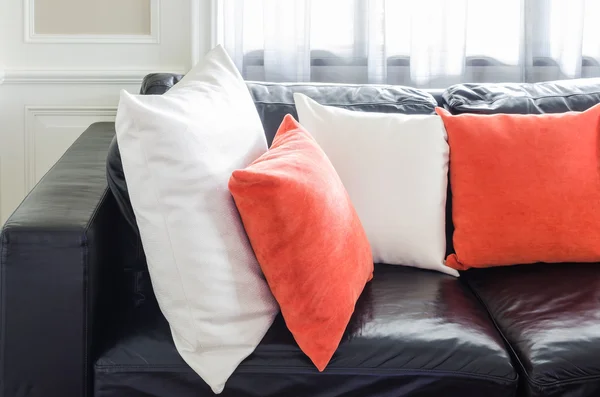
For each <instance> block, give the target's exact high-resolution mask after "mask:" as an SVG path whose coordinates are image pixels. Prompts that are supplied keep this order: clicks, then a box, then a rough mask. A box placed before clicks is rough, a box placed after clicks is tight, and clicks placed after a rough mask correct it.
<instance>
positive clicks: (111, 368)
mask: <svg viewBox="0 0 600 397" xmlns="http://www.w3.org/2000/svg"><path fill="white" fill-rule="evenodd" d="M95 369H96V370H98V371H99V372H102V373H115V372H122V373H129V372H137V371H136V370H142V371H141V372H143V370H161V369H183V370H185V371H186V372H194V371H193V370H192V369H191V368H188V367H184V366H182V365H96V366H95ZM277 369H278V370H279V371H269V372H265V371H264V370H265V367H260V366H257V367H256V369H255V370H254V367H245V368H244V367H238V369H237V370H236V372H237V373H246V374H248V373H250V374H261V375H267V374H268V375H278V374H288V373H290V374H309V375H318V374H319V373H318V372H316V370H315V371H313V370H311V369H310V368H307V367H283V366H279V367H277ZM369 369H372V368H333V369H331V368H329V369H327V371H328V373H329V374H330V375H361V376H365V375H366V376H381V375H385V376H389V375H393V376H397V375H400V376H407V375H410V374H425V375H448V376H459V377H464V378H477V379H481V380H495V381H500V382H503V383H507V384H512V383H514V382H515V381H516V380H517V378H505V377H499V376H493V375H484V374H474V373H470V372H457V371H436V370H414V369H403V368H393V369H389V370H381V369H378V370H377V371H379V373H378V374H373V373H372V372H371V373H368V372H367V371H366V370H369ZM407 373H408V374H407Z"/></svg>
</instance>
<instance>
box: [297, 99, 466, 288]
mask: <svg viewBox="0 0 600 397" xmlns="http://www.w3.org/2000/svg"><path fill="white" fill-rule="evenodd" d="M294 101H295V103H296V109H297V111H298V116H299V119H300V120H299V121H300V123H301V124H302V125H303V126H304V127H305V128H306V129H307V130H308V131H309V132H310V133H311V134H312V135H313V137H314V138H315V139H316V140H317V142H318V143H319V145H320V146H321V147H322V148H323V150H324V151H325V153H326V154H327V156H328V157H329V159H330V160H331V163H332V164H333V166H334V167H335V169H336V171H337V173H338V174H339V176H340V178H341V179H342V182H343V183H344V186H345V187H346V190H347V191H348V194H349V195H350V199H351V200H352V203H353V204H354V207H355V208H356V212H357V213H358V216H359V218H360V220H361V222H362V224H363V227H364V228H365V231H366V233H367V237H368V239H369V242H370V243H371V249H372V251H373V260H374V261H375V262H378V263H387V264H395V265H405V266H413V267H419V268H423V269H430V270H437V271H440V272H444V273H447V274H450V275H453V276H458V272H457V271H456V270H454V269H451V268H449V267H447V266H445V265H444V257H445V254H446V231H445V224H446V222H445V219H446V188H447V184H448V157H449V149H448V141H447V135H446V130H445V129H444V124H443V122H442V120H441V118H440V117H439V116H437V115H431V116H428V115H406V114H395V113H368V112H355V111H351V110H346V109H340V108H336V107H332V106H322V105H320V104H318V103H317V102H315V101H313V100H312V99H310V98H309V97H307V96H306V95H303V94H298V93H296V94H294Z"/></svg>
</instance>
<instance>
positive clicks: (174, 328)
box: [116, 47, 279, 393]
mask: <svg viewBox="0 0 600 397" xmlns="http://www.w3.org/2000/svg"><path fill="white" fill-rule="evenodd" d="M116 130H117V140H118V142H119V148H120V150H121V156H122V161H123V170H124V172H125V179H126V181H127V186H128V188H129V192H130V197H131V204H132V206H133V210H134V213H135V216H136V220H137V224H138V227H139V230H140V234H141V239H142V243H143V246H144V251H145V253H146V258H147V261H148V269H149V271H150V278H151V280H152V285H153V286H154V292H155V293H156V298H157V300H158V303H159V305H160V308H161V310H162V312H163V314H164V315H165V317H166V319H167V320H168V321H169V325H170V327H171V332H172V334H173V339H174V341H175V346H176V348H177V350H178V352H179V353H180V354H181V356H182V357H183V359H184V360H185V361H186V362H187V363H188V364H189V366H190V367H191V368H192V369H193V370H194V371H196V372H197V373H198V374H199V375H200V376H201V377H202V379H204V381H205V382H206V383H207V384H208V385H209V386H210V387H211V388H212V390H213V391H214V392H215V393H220V392H221V391H222V390H223V388H224V385H225V382H226V381H227V379H228V378H229V376H230V375H231V374H232V373H233V371H234V370H235V369H236V367H237V366H238V365H239V363H240V362H241V361H242V360H243V359H244V358H246V357H247V356H248V355H249V354H250V353H252V352H253V351H254V349H255V348H256V346H257V345H258V343H259V342H260V341H261V339H262V338H263V336H264V335H265V333H266V332H267V330H268V329H269V327H270V326H271V324H272V322H273V319H274V317H275V315H276V314H277V313H278V311H279V309H278V306H277V303H276V301H275V299H274V298H273V296H272V295H271V292H270V290H269V287H268V285H267V283H266V281H265V280H264V278H263V274H262V272H261V270H260V267H259V264H258V262H257V260H256V257H255V256H254V253H253V251H252V247H251V246H250V244H249V242H248V238H247V236H246V233H245V231H244V228H243V226H242V222H241V220H240V218H239V214H238V212H237V209H236V207H235V204H234V201H233V198H232V197H231V195H230V193H229V190H228V189H227V183H228V181H229V177H230V176H231V173H232V171H233V170H235V169H239V168H244V167H246V166H247V165H248V164H250V163H251V162H252V161H253V160H255V159H256V158H258V157H259V156H260V155H261V154H263V153H264V152H265V151H266V150H267V143H266V139H265V135H264V132H263V127H262V124H261V121H260V118H259V116H258V113H257V111H256V108H255V106H254V103H253V102H252V99H251V97H250V94H249V92H248V89H247V88H246V85H245V83H244V81H243V80H242V78H241V76H240V75H239V73H238V71H237V69H236V67H235V66H234V64H233V62H232V61H231V60H230V59H229V57H228V56H227V54H226V52H225V50H223V48H221V47H217V48H215V49H214V50H212V51H211V52H210V53H209V54H208V55H207V56H206V57H205V58H204V60H203V61H202V62H200V63H199V64H198V65H197V66H196V67H194V68H193V69H192V70H191V71H190V72H189V73H188V74H187V75H186V76H185V77H184V78H183V79H182V80H181V82H179V83H178V84H177V85H175V86H174V87H173V88H172V89H171V90H170V91H169V92H167V93H166V94H164V95H139V96H138V95H130V94H128V93H127V92H125V91H121V101H120V103H119V109H118V112H117V120H116Z"/></svg>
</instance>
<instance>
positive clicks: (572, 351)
mask: <svg viewBox="0 0 600 397" xmlns="http://www.w3.org/2000/svg"><path fill="white" fill-rule="evenodd" d="M598 266H600V264H552V265H550V264H540V265H527V266H510V267H501V268H493V269H484V270H480V269H477V270H470V271H468V272H466V273H463V280H466V281H467V282H468V284H469V286H470V287H471V288H472V290H473V291H474V292H475V294H476V295H477V296H478V297H479V299H480V300H481V302H482V303H483V304H484V305H485V307H486V309H487V310H488V311H489V313H490V315H491V316H492V318H493V319H494V322H495V323H496V325H497V326H498V328H499V330H500V332H501V333H502V335H503V337H504V338H505V339H506V340H507V341H508V343H509V345H510V347H511V350H512V352H513V354H514V355H515V356H516V360H515V363H516V365H517V366H518V369H519V372H520V373H521V380H522V381H523V384H524V385H525V388H524V392H525V395H527V396H535V397H538V396H539V397H542V396H543V397H555V396H599V395H600V268H599V267H598Z"/></svg>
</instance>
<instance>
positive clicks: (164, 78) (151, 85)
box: [140, 73, 183, 95]
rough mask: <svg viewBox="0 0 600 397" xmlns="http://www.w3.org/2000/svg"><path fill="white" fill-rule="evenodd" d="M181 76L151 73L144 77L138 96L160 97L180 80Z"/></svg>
mask: <svg viewBox="0 0 600 397" xmlns="http://www.w3.org/2000/svg"><path fill="white" fill-rule="evenodd" d="M182 77H183V75H181V74H172V73H151V74H149V75H147V76H146V77H144V80H143V81H142V86H141V87H140V94H142V95H162V94H164V93H165V92H167V91H169V89H170V88H171V87H173V86H174V85H175V84H177V83H178V82H179V80H181V78H182Z"/></svg>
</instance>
